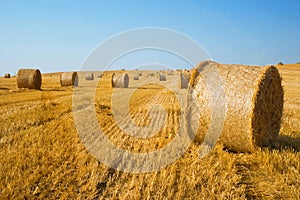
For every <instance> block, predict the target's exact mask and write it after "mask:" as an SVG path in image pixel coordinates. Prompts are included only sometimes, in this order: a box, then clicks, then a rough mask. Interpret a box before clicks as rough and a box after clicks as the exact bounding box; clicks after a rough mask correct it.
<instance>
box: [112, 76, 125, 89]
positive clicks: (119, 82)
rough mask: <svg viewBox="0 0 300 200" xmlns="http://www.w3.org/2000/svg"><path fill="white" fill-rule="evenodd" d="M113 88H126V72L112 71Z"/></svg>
mask: <svg viewBox="0 0 300 200" xmlns="http://www.w3.org/2000/svg"><path fill="white" fill-rule="evenodd" d="M111 85H112V87H113V88H128V85H129V76H128V74H127V73H113V74H112V77H111Z"/></svg>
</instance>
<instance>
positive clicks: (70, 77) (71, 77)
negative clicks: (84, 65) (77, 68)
mask: <svg viewBox="0 0 300 200" xmlns="http://www.w3.org/2000/svg"><path fill="white" fill-rule="evenodd" d="M78 81H79V79H78V74H77V72H64V73H61V74H60V85H61V86H62V87H63V86H75V87H77V86H78Z"/></svg>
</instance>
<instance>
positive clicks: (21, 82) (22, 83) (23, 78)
mask: <svg viewBox="0 0 300 200" xmlns="http://www.w3.org/2000/svg"><path fill="white" fill-rule="evenodd" d="M17 85H18V88H29V89H37V90H40V89H41V86H42V76H41V72H40V70H38V69H19V71H18V74H17Z"/></svg>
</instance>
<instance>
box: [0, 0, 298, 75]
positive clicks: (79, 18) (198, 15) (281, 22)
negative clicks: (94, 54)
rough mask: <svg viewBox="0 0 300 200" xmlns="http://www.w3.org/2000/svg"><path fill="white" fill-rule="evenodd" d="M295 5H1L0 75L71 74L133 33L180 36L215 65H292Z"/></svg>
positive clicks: (197, 1) (289, 1)
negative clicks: (23, 71)
mask: <svg viewBox="0 0 300 200" xmlns="http://www.w3.org/2000/svg"><path fill="white" fill-rule="evenodd" d="M299 2H300V1H298V0H286V1H283V0H272V1H271V0H230V1H229V0H223V1H221V0H219V1H218V0H216V1H209V0H182V1H171V0H165V1H159V0H157V1H155V0H148V1H141V0H136V1H131V0H128V1H96V0H95V1H92V0H87V1H83V0H80V1H79V0H26V1H23V0H2V1H0V76H2V74H4V73H6V72H10V73H12V74H14V73H16V71H17V69H18V68H20V67H27V68H30V67H33V68H39V69H41V71H42V72H51V71H69V70H79V69H80V65H81V63H82V62H83V60H84V59H85V58H86V57H87V55H88V54H89V53H90V52H91V51H92V50H93V49H94V48H95V47H96V46H97V45H98V44H99V43H100V42H103V41H104V40H106V39H107V38H109V37H111V36H113V35H116V34H118V33H120V32H123V31H127V30H130V29H134V28H141V27H162V28H167V29H173V30H176V31H178V32H181V33H183V34H186V35H188V36H189V37H191V38H193V39H194V40H196V41H197V42H198V43H199V44H200V45H202V46H203V47H204V48H205V49H206V51H207V52H208V53H209V55H210V56H211V58H212V59H213V60H215V61H218V62H221V63H243V64H255V65H266V64H272V63H278V62H279V61H282V62H283V63H295V62H299V61H300V3H299ZM129 57H130V56H129ZM131 57H133V56H131ZM170 64H171V65H172V64H173V65H176V64H177V63H172V61H170ZM183 67H184V66H183Z"/></svg>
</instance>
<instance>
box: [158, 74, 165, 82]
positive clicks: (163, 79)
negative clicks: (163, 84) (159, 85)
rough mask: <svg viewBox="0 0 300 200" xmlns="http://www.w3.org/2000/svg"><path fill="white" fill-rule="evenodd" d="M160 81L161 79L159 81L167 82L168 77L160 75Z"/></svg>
mask: <svg viewBox="0 0 300 200" xmlns="http://www.w3.org/2000/svg"><path fill="white" fill-rule="evenodd" d="M158 79H159V81H166V80H167V78H166V75H164V74H159V75H158Z"/></svg>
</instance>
